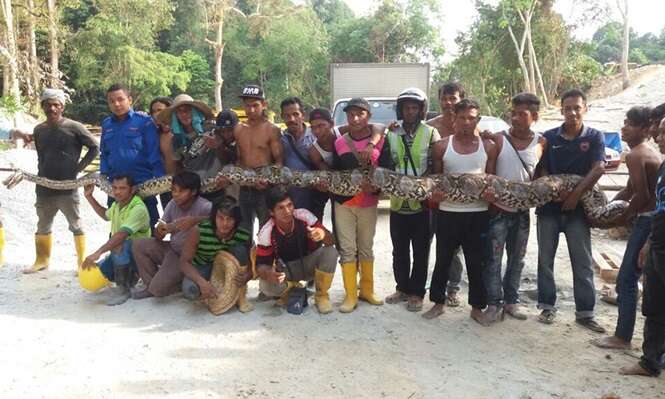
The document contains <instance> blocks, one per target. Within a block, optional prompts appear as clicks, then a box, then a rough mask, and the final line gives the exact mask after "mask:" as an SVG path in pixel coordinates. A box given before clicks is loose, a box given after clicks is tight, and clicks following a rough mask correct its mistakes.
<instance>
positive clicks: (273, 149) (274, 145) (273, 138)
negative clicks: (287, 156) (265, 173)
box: [270, 126, 284, 166]
mask: <svg viewBox="0 0 665 399" xmlns="http://www.w3.org/2000/svg"><path fill="white" fill-rule="evenodd" d="M281 134H282V133H281V132H280V130H279V128H278V127H277V126H273V128H272V132H271V134H270V153H271V154H272V159H273V160H274V161H275V165H277V166H282V165H283V164H284V148H283V147H282V140H281V139H280V136H281Z"/></svg>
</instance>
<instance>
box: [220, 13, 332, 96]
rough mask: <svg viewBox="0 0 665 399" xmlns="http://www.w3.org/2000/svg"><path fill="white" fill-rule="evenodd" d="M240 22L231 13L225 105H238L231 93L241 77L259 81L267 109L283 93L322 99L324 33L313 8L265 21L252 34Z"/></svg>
mask: <svg viewBox="0 0 665 399" xmlns="http://www.w3.org/2000/svg"><path fill="white" fill-rule="evenodd" d="M242 22H243V21H241V20H239V19H234V20H233V21H232V22H231V24H230V25H229V30H228V31H227V33H226V37H227V40H228V42H227V43H229V44H227V47H226V52H225V55H224V74H225V76H226V83H225V84H224V91H223V93H224V103H225V105H226V106H238V105H239V100H238V98H237V95H238V93H239V92H240V88H241V87H242V86H243V85H244V84H247V83H258V84H261V85H262V86H263V87H264V89H265V91H266V95H267V97H268V102H269V104H271V106H272V108H273V109H274V108H276V106H277V105H278V104H279V103H280V102H281V100H282V99H284V98H285V97H288V96H299V97H300V98H301V99H302V100H303V101H304V102H305V103H307V104H311V105H322V104H326V103H327V100H328V98H327V97H328V94H327V93H328V80H327V68H328V60H329V56H328V36H327V35H326V32H325V29H324V27H323V24H322V23H321V21H320V20H319V19H318V18H317V17H316V14H315V13H314V11H313V10H311V9H304V10H300V11H299V12H297V13H295V14H290V15H286V16H284V17H282V18H278V19H275V20H273V21H271V22H270V25H269V34H266V35H262V36H255V37H252V35H251V34H250V32H249V27H248V26H247V24H244V23H242ZM229 75H231V76H235V77H236V78H235V79H233V80H231V79H229V78H228V77H229Z"/></svg>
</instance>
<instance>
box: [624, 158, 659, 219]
mask: <svg viewBox="0 0 665 399" xmlns="http://www.w3.org/2000/svg"><path fill="white" fill-rule="evenodd" d="M626 166H627V167H628V175H629V177H628V182H629V185H627V186H626V189H627V188H628V187H630V191H632V194H633V195H632V197H630V204H629V205H628V208H626V210H624V212H623V213H622V214H621V216H620V217H619V220H620V221H627V220H629V219H630V218H631V217H632V216H634V215H636V214H637V213H638V212H639V211H640V209H642V208H643V207H644V206H645V205H647V204H648V203H649V199H650V197H651V196H650V195H649V182H648V181H647V173H646V170H645V165H644V160H643V158H641V157H640V156H639V155H637V154H635V156H631V154H629V155H628V156H627V157H626ZM626 189H624V190H626ZM626 191H627V190H626ZM619 194H620V193H619ZM617 196H618V194H617Z"/></svg>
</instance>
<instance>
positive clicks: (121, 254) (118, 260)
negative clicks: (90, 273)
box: [99, 240, 138, 281]
mask: <svg viewBox="0 0 665 399" xmlns="http://www.w3.org/2000/svg"><path fill="white" fill-rule="evenodd" d="M116 267H129V268H130V270H132V271H134V272H138V269H137V267H136V263H134V257H133V256H132V240H125V241H124V242H123V243H122V249H121V250H120V251H117V252H115V251H111V253H110V254H109V255H108V256H107V257H106V258H104V259H103V260H102V261H101V262H99V270H101V271H102V274H103V275H104V277H106V278H107V279H108V280H109V281H115V269H116Z"/></svg>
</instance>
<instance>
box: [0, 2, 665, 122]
mask: <svg viewBox="0 0 665 399" xmlns="http://www.w3.org/2000/svg"><path fill="white" fill-rule="evenodd" d="M555 1H556V0H500V1H491V2H486V1H476V2H475V7H476V10H477V15H478V16H477V18H476V20H475V21H474V23H473V24H472V25H471V26H470V27H469V28H468V29H467V30H466V31H464V32H461V33H460V34H459V35H458V36H457V38H456V44H457V46H458V51H457V53H458V56H457V57H456V58H455V59H454V60H452V61H451V62H446V63H443V62H441V60H442V59H443V56H444V54H445V51H446V49H445V48H444V46H443V43H444V41H443V40H442V37H441V32H440V26H441V24H440V21H441V18H442V13H441V7H443V6H445V3H446V2H445V1H436V0H381V1H379V4H378V5H377V6H376V7H375V8H374V9H373V10H372V12H371V13H369V14H367V15H361V16H357V15H355V14H354V13H353V12H352V11H351V9H350V8H349V7H348V6H347V5H346V4H345V3H344V2H343V1H342V0H306V1H297V2H293V1H290V0H124V1H116V0H13V1H12V0H0V8H1V14H0V19H1V26H0V62H1V63H0V66H1V67H2V80H1V81H0V83H1V84H2V97H1V98H0V112H2V113H4V114H5V115H6V116H8V117H11V115H14V114H16V113H18V112H29V113H32V114H34V115H39V113H40V112H41V111H40V109H39V93H40V91H41V89H42V88H44V87H47V86H48V87H61V88H64V89H65V90H66V91H67V92H68V93H69V95H70V99H71V104H69V105H68V106H67V109H66V114H67V115H68V116H69V117H72V118H74V119H77V120H81V121H84V122H88V123H92V124H98V123H99V122H100V120H101V119H102V118H103V117H104V116H106V115H107V114H108V109H107V105H106V100H105V92H106V89H107V88H108V86H109V85H111V84H112V83H116V82H121V83H124V84H126V85H127V86H128V87H129V88H130V90H131V92H132V94H133V98H134V103H135V107H136V108H137V109H143V110H145V109H146V107H147V104H149V102H150V101H151V100H152V99H153V98H154V97H156V96H163V95H166V96H174V95H177V94H179V93H183V92H186V93H188V94H190V95H191V96H192V97H194V98H196V99H200V100H203V101H205V102H207V103H209V104H211V105H213V106H215V107H216V108H217V109H220V108H221V107H222V106H223V107H237V106H239V100H238V98H237V93H238V92H239V89H240V87H241V86H242V85H244V84H246V83H258V84H260V85H262V86H263V87H264V88H265V90H266V93H267V96H268V101H269V103H270V105H271V108H272V109H273V110H274V109H275V108H276V106H277V105H278V104H279V102H280V101H281V100H282V99H283V98H285V97H287V96H291V95H297V96H299V97H300V98H301V99H302V100H303V101H304V102H305V103H306V104H307V105H308V106H310V107H314V106H324V107H328V106H330V101H329V100H330V98H329V92H330V82H329V65H330V64H331V63H338V62H382V63H395V62H429V63H430V64H431V65H432V76H433V79H432V84H431V87H432V89H431V93H430V95H434V98H435V96H436V87H437V86H438V85H439V84H440V83H441V82H444V81H448V80H457V81H460V82H461V83H462V84H464V85H465V87H467V90H468V92H469V95H470V96H472V97H474V98H475V99H477V100H479V101H480V103H481V105H482V106H483V113H486V114H493V115H497V116H503V115H504V114H505V112H506V110H507V108H508V105H509V101H510V98H511V97H512V96H513V95H514V94H516V93H518V92H521V91H524V90H529V91H532V92H536V93H538V94H539V95H540V96H541V98H543V99H545V100H547V101H549V102H552V101H555V100H556V98H557V96H558V95H560V93H562V92H563V91H564V90H566V89H568V88H572V87H579V88H582V89H585V90H586V89H589V88H590V87H591V85H592V84H593V82H594V81H596V80H597V79H598V78H600V77H602V76H604V75H609V74H614V73H617V72H618V71H619V70H620V69H621V65H623V64H626V65H627V64H628V63H632V64H637V65H644V64H651V63H660V62H663V61H665V30H663V32H661V33H660V34H659V35H656V34H653V33H647V34H644V35H638V34H637V33H635V32H634V31H633V30H632V29H630V19H629V15H630V14H629V12H628V11H629V10H628V1H627V0H616V1H609V2H606V1H600V0H596V1H583V2H582V1H581V0H580V3H581V4H582V5H581V6H580V7H579V15H578V16H577V17H576V19H575V21H573V22H570V21H568V22H566V21H565V20H564V18H562V16H561V15H560V14H558V13H557V12H555V10H554V3H555ZM614 2H616V4H615V5H614V6H615V7H617V8H618V9H619V10H620V11H621V12H620V13H619V15H621V16H622V19H621V20H619V21H616V20H613V19H612V16H611V15H613V13H611V12H609V11H608V8H609V7H611V5H608V3H614ZM590 20H594V21H596V22H600V25H599V26H600V28H599V29H598V30H597V31H596V33H595V34H594V35H593V38H592V40H591V41H580V40H578V39H576V38H575V37H574V35H573V34H572V32H573V31H574V29H575V24H583V23H588V21H590ZM444 23H445V21H444ZM626 72H628V70H627V69H626ZM625 84H626V85H627V84H629V80H626V82H625ZM430 106H431V108H432V109H434V110H436V103H435V102H432V104H431V105H430Z"/></svg>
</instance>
